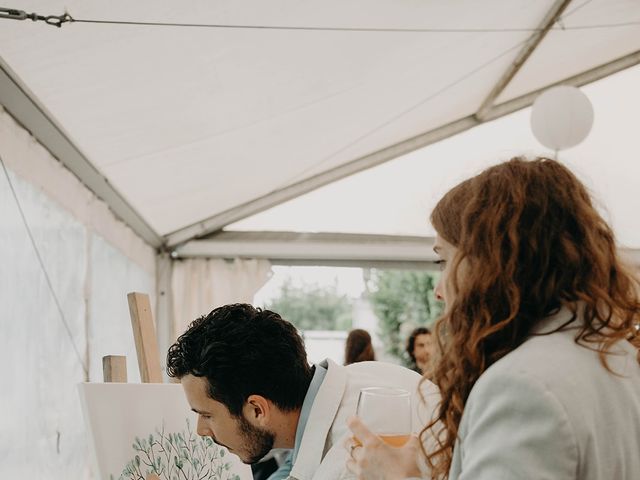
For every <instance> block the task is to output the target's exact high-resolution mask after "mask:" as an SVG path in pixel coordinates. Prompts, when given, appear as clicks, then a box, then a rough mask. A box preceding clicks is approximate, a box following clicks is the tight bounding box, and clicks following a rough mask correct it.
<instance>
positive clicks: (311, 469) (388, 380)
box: [289, 360, 440, 480]
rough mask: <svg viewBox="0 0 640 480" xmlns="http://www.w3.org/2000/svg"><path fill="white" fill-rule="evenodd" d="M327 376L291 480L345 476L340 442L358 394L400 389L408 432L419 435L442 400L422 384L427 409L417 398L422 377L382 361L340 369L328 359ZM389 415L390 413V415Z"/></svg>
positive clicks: (433, 389)
mask: <svg viewBox="0 0 640 480" xmlns="http://www.w3.org/2000/svg"><path fill="white" fill-rule="evenodd" d="M321 365H322V366H324V367H325V368H327V374H326V376H325V378H324V381H323V382H322V385H321V386H320V389H319V390H318V393H317V395H316V398H315V400H314V402H313V406H312V407H311V412H310V414H309V418H308V420H307V424H306V427H305V430H304V433H303V436H302V442H301V444H300V449H299V451H298V456H297V458H296V462H295V463H294V464H293V467H292V469H291V473H290V476H289V478H290V479H292V480H294V479H295V480H337V479H339V478H341V477H342V476H343V475H344V474H345V473H346V468H345V466H346V461H347V451H346V450H345V448H344V446H343V442H344V440H345V439H346V438H347V436H348V435H350V432H349V430H348V428H347V425H346V421H347V418H348V417H349V416H351V415H354V414H355V413H356V406H357V402H358V394H359V392H360V389H361V388H365V387H394V388H403V389H405V390H409V391H411V392H413V393H414V395H413V397H412V406H413V419H412V428H413V431H414V432H419V431H420V430H421V429H422V428H423V427H424V425H425V422H426V420H427V415H428V416H429V418H431V417H430V416H431V415H432V413H433V409H434V408H435V407H436V406H437V404H438V402H439V401H440V396H439V394H438V390H437V388H436V387H435V386H434V385H433V384H432V383H431V382H428V381H425V382H424V383H423V384H422V386H421V390H422V392H423V394H424V395H425V398H426V400H427V404H426V405H425V404H423V403H422V402H421V400H420V398H419V397H420V395H419V394H418V385H419V383H420V380H421V377H420V375H418V374H417V373H415V372H413V371H411V370H409V369H408V368H404V367H401V366H398V365H393V364H390V363H383V362H360V363H354V364H352V365H349V366H346V367H343V366H341V365H337V364H336V363H334V362H333V361H331V360H325V361H324V362H322V364H321ZM389 414H390V415H393V412H389Z"/></svg>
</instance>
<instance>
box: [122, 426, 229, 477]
mask: <svg viewBox="0 0 640 480" xmlns="http://www.w3.org/2000/svg"><path fill="white" fill-rule="evenodd" d="M186 424H187V426H186V429H185V430H183V431H182V432H178V433H167V432H165V429H164V425H163V426H162V427H161V428H157V429H156V431H155V434H149V436H148V437H147V438H139V437H136V438H135V441H134V442H133V444H132V448H133V450H134V451H135V452H136V453H135V456H134V457H133V458H132V459H131V460H130V461H129V463H127V465H126V466H125V467H124V469H123V470H122V473H121V474H120V476H118V477H117V479H116V477H115V476H114V475H111V476H110V479H111V480H146V478H147V476H148V475H149V474H151V473H155V474H156V475H157V476H158V477H160V478H161V480H240V476H239V475H237V474H236V473H234V472H232V471H231V466H232V464H231V461H230V460H228V457H227V458H225V455H226V454H227V452H226V450H225V449H224V448H221V447H219V446H217V445H216V444H214V443H213V440H211V439H210V438H208V437H200V436H199V435H196V434H195V432H193V431H192V429H191V425H190V423H189V420H187V421H186Z"/></svg>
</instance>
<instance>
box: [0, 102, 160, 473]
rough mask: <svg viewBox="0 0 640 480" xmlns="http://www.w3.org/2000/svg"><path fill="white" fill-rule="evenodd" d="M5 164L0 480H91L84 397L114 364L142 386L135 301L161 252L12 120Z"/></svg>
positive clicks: (0, 250) (1, 183) (4, 117)
mask: <svg viewBox="0 0 640 480" xmlns="http://www.w3.org/2000/svg"><path fill="white" fill-rule="evenodd" d="M0 157H2V160H3V162H4V164H5V166H6V168H7V172H8V176H9V179H10V181H11V184H9V182H8V181H7V177H6V176H5V174H4V171H0V218H2V224H1V225H2V226H1V228H0V265H2V267H0V272H1V273H0V305H2V314H1V315H0V331H1V332H2V338H3V339H4V342H3V343H4V345H3V347H2V349H0V359H1V362H2V365H3V366H4V371H5V373H4V378H3V385H4V387H3V388H4V393H3V394H2V406H1V407H2V411H3V415H1V416H0V432H2V434H1V435H0V477H1V478H49V479H54V480H66V479H69V478H93V477H92V474H91V471H90V465H89V461H88V459H89V450H88V446H87V445H88V438H87V437H86V434H85V430H84V422H83V418H82V413H81V408H80V402H79V397H78V393H77V388H76V385H77V384H78V383H79V382H83V381H87V380H88V381H92V382H100V381H102V362H101V358H102V356H103V355H108V354H114V355H126V356H127V359H128V361H127V370H128V375H129V381H131V382H137V381H139V373H138V368H137V362H136V357H135V346H134V342H133V336H132V332H131V326H130V320H129V312H128V306H127V299H126V293H127V292H129V291H133V290H135V291H141V292H148V293H150V294H151V295H152V297H155V288H156V287H155V285H156V279H155V251H154V249H153V248H152V247H150V246H148V245H147V244H145V243H144V242H143V241H142V240H141V239H140V238H139V237H137V236H136V235H135V234H134V233H133V232H132V231H131V230H130V229H129V228H128V227H126V226H125V225H124V224H123V223H122V222H120V221H119V220H118V219H117V218H116V217H115V216H114V215H113V214H112V213H111V211H110V210H109V209H108V207H107V206H106V205H105V204H104V202H102V201H101V200H99V199H98V198H96V197H95V196H94V195H93V194H92V193H91V192H90V191H89V190H88V189H87V188H86V187H85V186H84V185H82V184H81V183H80V182H79V181H78V180H77V178H76V177H75V176H74V175H73V174H71V173H70V172H69V171H68V170H66V169H65V168H64V167H63V166H62V165H61V164H60V163H59V162H58V161H57V160H56V159H55V158H53V157H52V156H51V155H50V154H49V152H47V151H46V150H45V149H44V148H43V147H42V146H41V145H40V144H38V143H37V142H36V141H35V140H34V139H33V138H32V137H31V136H30V134H29V132H27V131H25V130H24V129H23V128H22V127H21V126H20V125H18V124H17V123H16V122H15V121H14V120H13V118H11V117H10V116H9V115H8V114H7V113H6V112H5V111H4V110H2V109H0ZM12 188H13V191H12ZM13 192H15V197H17V199H18V201H19V203H20V206H21V208H22V211H23V213H24V216H25V218H26V220H27V223H28V225H29V227H30V230H31V232H32V235H33V239H34V241H35V244H36V245H37V248H38V251H39V254H40V257H41V259H42V263H43V265H44V268H45V270H46V272H47V275H48V277H49V280H50V284H51V287H52V290H53V291H54V292H55V297H56V298H57V300H56V298H54V296H53V294H52V292H51V289H50V288H49V286H48V281H47V278H46V276H45V274H44V272H43V269H42V268H41V266H40V263H39V260H38V257H37V255H36V251H35V250H34V247H33V245H32V243H31V241H30V239H29V235H28V232H27V230H26V228H25V225H24V223H23V220H22V217H21V213H20V210H19V209H18V205H17V202H16V198H15V197H14V194H13Z"/></svg>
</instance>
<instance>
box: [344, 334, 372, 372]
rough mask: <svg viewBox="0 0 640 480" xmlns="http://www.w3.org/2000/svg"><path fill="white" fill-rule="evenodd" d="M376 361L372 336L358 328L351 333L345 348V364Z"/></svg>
mask: <svg viewBox="0 0 640 480" xmlns="http://www.w3.org/2000/svg"><path fill="white" fill-rule="evenodd" d="M375 359H376V355H375V353H374V352H373V345H372V344H371V335H369V332H367V331H366V330H362V329H361V328H356V329H355V330H351V331H350V332H349V336H347V343H346V345H345V348H344V364H345V365H350V364H352V363H357V362H368V361H372V360H375Z"/></svg>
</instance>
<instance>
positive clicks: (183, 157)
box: [0, 0, 640, 246]
mask: <svg viewBox="0 0 640 480" xmlns="http://www.w3.org/2000/svg"><path fill="white" fill-rule="evenodd" d="M8 6H10V7H11V8H17V9H21V10H25V11H27V12H28V13H30V12H37V13H38V14H41V15H58V14H61V13H62V12H63V11H64V10H65V8H66V10H67V11H68V13H69V14H70V15H71V16H72V17H73V18H75V19H77V20H87V19H91V20H121V21H144V22H180V23H197V24H218V25H227V26H228V25H243V26H247V27H265V26H266V27H269V26H270V27H312V28H318V27H319V28H325V27H331V28H366V29H405V30H406V29H414V30H420V29H436V30H437V31H412V32H408V31H336V30H323V29H319V30H318V29H311V30H309V29H288V28H284V29H283V28H188V27H166V26H163V27H160V26H138V25H111V24H92V23H77V22H76V23H66V24H64V25H63V26H62V27H61V28H55V27H52V26H49V25H46V24H44V23H43V22H37V23H32V22H31V21H29V20H26V21H20V22H18V21H12V20H5V19H0V57H1V59H0V60H2V62H1V64H0V66H1V67H2V72H0V73H2V76H1V77H0V104H2V105H3V106H4V107H5V108H6V109H7V110H8V111H9V112H10V113H12V115H14V116H15V117H16V118H17V119H18V120H19V121H20V122H22V123H23V124H24V125H25V126H26V127H27V128H29V129H30V130H31V131H32V132H33V133H34V135H35V136H36V137H37V138H38V139H39V140H40V141H41V142H43V143H44V144H45V145H46V146H47V147H48V148H50V150H51V151H52V152H53V153H54V154H56V155H57V156H58V158H59V159H60V160H61V161H62V162H63V163H65V164H67V165H68V166H69V168H70V169H72V170H73V171H74V172H76V174H77V175H78V176H79V177H80V178H81V179H82V180H83V181H84V182H85V183H86V184H87V185H88V186H89V187H90V188H92V189H93V190H94V191H96V192H97V193H98V194H99V195H100V196H102V197H103V198H104V199H105V200H106V201H107V202H108V203H109V204H110V205H111V206H112V208H113V209H114V211H115V212H116V213H117V214H118V215H120V216H121V217H122V218H123V219H124V220H125V221H126V222H127V223H129V224H130V225H131V226H132V227H133V228H134V229H135V230H136V231H138V232H139V233H140V234H141V235H142V236H143V237H144V238H145V239H147V241H149V242H150V243H152V244H155V245H156V246H157V245H158V244H160V243H168V244H170V245H173V244H176V243H180V242H183V241H185V240H188V239H190V238H192V237H195V236H200V235H203V234H206V233H209V232H211V231H214V230H217V229H219V228H221V227H223V226H224V225H227V224H230V223H232V222H235V221H238V220H241V219H242V218H245V217H247V216H249V215H251V214H254V213H256V212H258V211H261V210H264V209H266V208H269V207H271V206H273V205H276V204H278V203H281V202H283V201H286V200H288V199H290V198H294V197H296V196H298V195H300V194H302V193H305V192H307V191H310V190H313V189H315V188H318V187H320V186H322V185H325V184H327V183H330V182H332V181H335V180H337V179H340V178H343V177H345V176H347V175H350V174H352V173H355V172H357V171H360V170H363V169H365V168H369V167H372V166H374V165H377V164H380V163H382V162H385V161H387V160H389V159H391V158H394V157H397V156H398V155H402V154H404V153H407V152H410V151H412V150H415V149H417V148H420V147H422V146H424V145H427V144H429V143H432V142H434V141H437V140H439V139H442V138H446V137H447V136H450V135H452V134H455V133H458V132H461V131H464V130H466V129H468V128H471V127H473V126H475V125H477V124H479V123H480V122H482V121H485V120H489V119H492V118H496V117H499V116H501V115H504V114H506V113H510V112H512V111H515V110H517V109H519V108H522V107H524V106H527V105H529V104H530V103H531V102H532V100H533V98H535V94H536V93H537V92H539V91H540V90H541V89H543V88H545V87H547V86H549V85H551V84H554V83H558V82H564V83H573V84H577V85H582V84H585V83H588V82H591V81H593V80H596V79H598V78H602V77H603V76H606V75H609V74H611V73H613V72H616V71H619V70H621V69H624V68H627V67H629V66H632V65H635V64H638V63H640V3H639V2H637V1H631V0H627V1H623V0H599V1H598V0H592V1H588V0H587V1H585V0H581V1H578V0H574V1H536V2H531V1H528V0H518V1H515V0H485V1H483V2H477V1H473V0H469V1H447V2H443V1H441V0H435V1H399V0H376V1H371V0H325V1H322V2H316V1H312V2H299V1H294V0H273V1H269V2H259V1H255V0H253V1H251V0H233V1H216V2H211V1H182V2H180V3H179V4H176V3H175V2H169V1H162V2H159V1H150V0H144V1H137V2H126V1H122V0H120V1H112V2H109V3H105V2H98V1H95V0H91V1H87V0H82V1H80V0H75V1H66V2H60V1H57V0H47V1H44V0H39V1H15V2H13V3H10V5H8ZM547 29H549V30H547ZM443 30H445V31H443ZM446 30H449V31H446ZM450 30H472V31H450ZM486 30H489V31H486ZM497 30H501V31H497ZM520 64H523V66H522V68H520V69H518V68H517V67H519V66H520Z"/></svg>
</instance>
